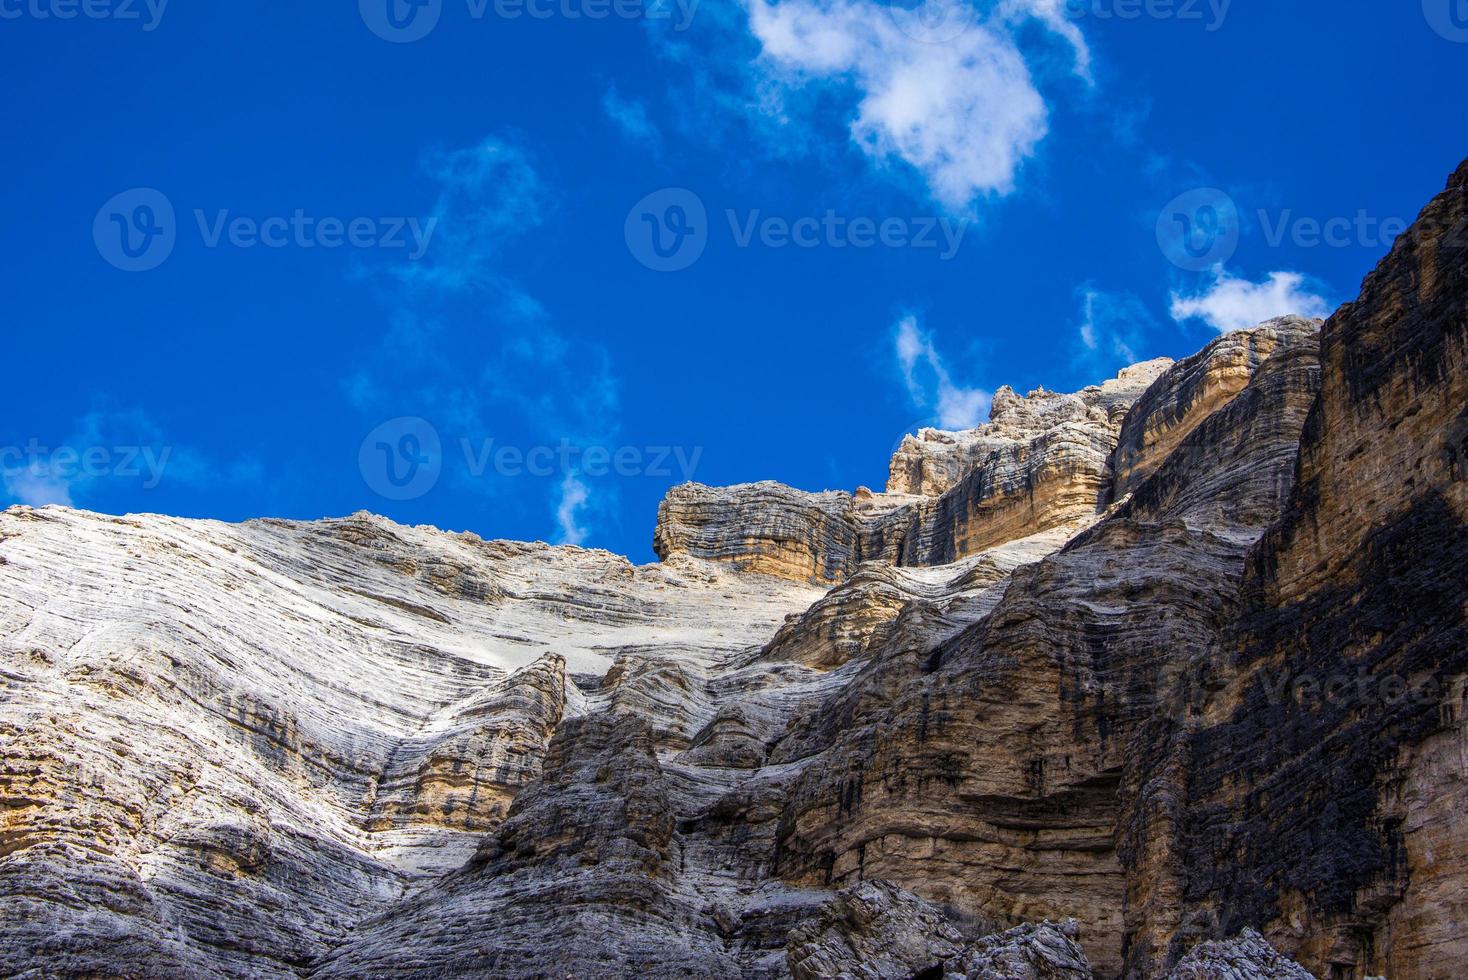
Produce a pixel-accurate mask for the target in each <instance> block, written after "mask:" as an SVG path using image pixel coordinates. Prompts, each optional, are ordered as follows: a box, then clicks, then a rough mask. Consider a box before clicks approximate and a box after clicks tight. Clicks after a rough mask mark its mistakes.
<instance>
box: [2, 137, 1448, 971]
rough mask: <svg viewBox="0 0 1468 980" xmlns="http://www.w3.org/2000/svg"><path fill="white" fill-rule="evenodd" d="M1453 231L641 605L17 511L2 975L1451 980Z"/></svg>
mask: <svg viewBox="0 0 1468 980" xmlns="http://www.w3.org/2000/svg"><path fill="white" fill-rule="evenodd" d="M1465 226H1468V164H1465V166H1464V167H1463V168H1461V169H1460V170H1459V171H1458V173H1457V174H1455V175H1454V177H1453V178H1452V180H1451V182H1450V184H1449V187H1448V190H1447V191H1446V192H1445V193H1444V194H1443V195H1442V196H1440V197H1439V198H1438V199H1437V200H1435V201H1434V202H1433V203H1432V204H1431V205H1430V206H1429V208H1428V209H1427V210H1426V211H1425V212H1424V213H1423V216H1422V218H1421V219H1420V221H1419V223H1418V225H1417V226H1415V227H1414V229H1413V231H1412V232H1410V233H1409V234H1408V235H1406V236H1404V237H1403V238H1402V239H1401V240H1400V241H1399V242H1398V243H1397V245H1396V247H1395V248H1394V249H1393V251H1392V253H1391V255H1389V256H1388V257H1387V258H1386V259H1385V260H1384V261H1383V263H1382V265H1381V267H1380V268H1379V269H1378V270H1377V272H1376V273H1374V274H1373V275H1372V276H1371V277H1370V278H1368V280H1367V281H1366V283H1365V284H1364V286H1363V290H1362V295H1361V298H1360V299H1359V300H1358V301H1357V302H1355V303H1352V304H1348V305H1347V306H1346V307H1343V308H1342V309H1341V310H1340V311H1339V312H1338V313H1337V314H1336V315H1335V316H1333V317H1332V318H1331V319H1330V320H1329V321H1327V322H1326V323H1324V325H1321V324H1319V323H1317V322H1310V321H1304V320H1299V319H1296V318H1283V319H1280V320H1276V321H1271V322H1269V323H1267V324H1263V325H1261V326H1259V327H1257V328H1255V329H1253V330H1248V331H1241V332H1238V333H1235V334H1230V335H1227V336H1224V337H1220V338H1219V339H1217V340H1216V341H1214V342H1213V343H1211V344H1210V345H1208V346H1207V347H1206V348H1205V349H1204V350H1203V351H1201V352H1199V353H1198V354H1197V355H1195V356H1193V357H1190V358H1187V359H1185V360H1183V361H1180V362H1178V363H1176V364H1173V363H1171V362H1165V361H1164V362H1149V363H1147V364H1144V365H1139V366H1137V367H1136V368H1132V369H1129V370H1127V371H1125V372H1122V374H1121V375H1120V376H1119V377H1118V378H1115V379H1112V380H1111V381H1108V382H1106V383H1105V384H1103V385H1100V386H1097V387H1094V388H1088V389H1086V390H1084V391H1082V392H1078V393H1076V394H1073V395H1057V394H1053V393H1051V392H1047V391H1043V390H1041V391H1036V392H1032V393H1031V394H1030V395H1029V396H1027V397H1024V398H1021V397H1019V396H1017V395H1015V394H1013V393H1012V392H1008V391H1003V392H1001V393H1000V395H998V396H996V399H995V407H994V411H993V417H992V419H991V422H990V423H989V424H988V425H986V426H981V427H979V428H978V429H976V430H972V431H970V432H960V433H943V432H937V431H934V430H924V431H923V432H921V433H919V434H918V435H916V436H913V437H911V438H909V439H908V440H906V441H904V443H903V444H902V446H901V447H899V449H898V451H897V453H896V455H895V456H894V458H893V460H892V467H891V473H892V476H891V480H890V481H889V486H888V488H887V492H885V493H880V494H874V493H871V492H870V491H865V490H862V491H858V492H857V493H856V494H852V495H848V494H844V493H825V494H808V493H803V492H800V491H796V490H791V489H789V488H785V487H781V486H779V485H776V484H758V485H754V486H746V487H735V488H728V489H713V488H707V487H694V486H689V487H682V488H678V489H676V490H674V491H673V492H671V493H670V494H669V496H668V499H667V500H666V501H665V503H664V505H663V507H662V508H661V510H660V514H659V523H658V529H657V537H656V540H657V545H658V551H659V554H660V556H661V557H662V559H663V560H662V562H661V563H660V564H658V565H653V566H648V567H641V568H639V567H634V566H632V565H630V564H629V563H627V562H626V561H625V560H623V559H620V558H617V557H616V556H613V555H609V554H606V553H602V552H592V551H583V550H580V549H575V548H550V547H547V546H543V545H521V544H514V543H508V542H486V541H482V540H480V539H478V538H477V537H474V536H473V535H466V534H446V533H443V532H440V531H436V530H434V529H431V528H408V527H401V526H398V525H395V524H393V523H392V522H390V521H386V520H383V519H381V518H376V517H371V516H369V515H357V516H354V517H352V518H347V519H343V520H332V521H322V522H316V523H306V524H303V523H288V522H280V521H256V522H250V523H247V524H243V525H235V526H231V525H223V524H217V523H212V522H202V521H184V520H174V519H169V518H163V517H153V516H135V517H127V518H113V517H104V516H101V515H95V514H86V513H81V512H75V511H70V510H65V509H60V508H47V509H44V510H31V509H28V508H13V509H11V510H9V511H7V512H5V513H4V514H3V515H0V909H3V911H0V974H4V975H20V976H57V975H60V976H113V975H127V976H150V977H152V976H158V977H174V976H178V977H193V976H200V975H220V976H241V977H245V976H249V977H315V976H321V977H326V976H342V977H347V976H351V977H357V976H373V977H378V976H404V977H407V976H415V977H429V976H454V975H476V976H495V977H568V976H572V977H599V976H646V977H653V978H657V977H680V976H684V977H686V976H698V977H714V978H721V977H730V978H733V977H750V978H756V977H786V976H793V977H797V978H802V980H804V978H813V977H836V976H840V977H861V978H888V977H891V978H909V977H924V978H925V977H945V976H947V977H973V978H986V980H999V978H1004V980H1016V978H1035V980H1044V978H1062V980H1080V978H1082V977H1092V976H1095V977H1106V978H1113V977H1115V978H1120V977H1126V978H1139V980H1149V978H1167V977H1172V978H1177V980H1183V978H1186V980H1199V978H1232V977H1238V978H1271V980H1272V978H1292V980H1293V978H1297V977H1303V976H1312V975H1313V976H1317V977H1321V978H1323V980H1324V978H1329V980H1345V978H1349V980H1363V978H1365V977H1367V976H1382V975H1385V976H1389V977H1392V978H1394V980H1439V978H1442V980H1447V978H1456V977H1460V976H1463V975H1468V944H1465V939H1464V936H1463V933H1462V930H1461V928H1460V925H1459V924H1460V923H1462V922H1463V921H1465V920H1468V865H1465V862H1468V844H1465V843H1464V841H1465V840H1468V834H1465V819H1468V818H1465V814H1468V727H1465V726H1468V700H1465V698H1468V690H1465V686H1464V684H1463V676H1464V673H1465V670H1468V665H1465V662H1464V661H1465V658H1468V653H1465V651H1468V625H1465V623H1468V585H1465V583H1468V567H1465V565H1468V533H1465V525H1464V521H1465V516H1468V408H1465V406H1468V234H1465Z"/></svg>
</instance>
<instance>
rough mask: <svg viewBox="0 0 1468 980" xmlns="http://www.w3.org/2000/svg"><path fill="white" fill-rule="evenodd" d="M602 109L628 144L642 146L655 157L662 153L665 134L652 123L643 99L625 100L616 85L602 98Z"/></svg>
mask: <svg viewBox="0 0 1468 980" xmlns="http://www.w3.org/2000/svg"><path fill="white" fill-rule="evenodd" d="M601 108H602V112H604V113H605V114H606V117H607V118H608V119H609V120H611V122H612V124H613V125H614V126H616V127H617V131H618V132H620V133H621V134H622V138H623V139H624V140H626V141H627V142H628V143H630V144H631V145H633V146H641V147H643V148H645V149H647V150H649V151H651V152H652V153H653V154H654V155H657V154H659V153H661V152H662V148H663V134H662V132H661V131H660V130H659V129H658V127H657V124H656V123H654V122H653V121H652V118H651V117H650V116H649V114H648V111H647V103H646V102H644V101H643V100H642V99H635V98H623V97H622V94H621V93H620V92H618V91H617V87H616V86H615V85H614V86H611V87H610V88H608V89H607V91H606V94H605V95H603V96H602V100H601Z"/></svg>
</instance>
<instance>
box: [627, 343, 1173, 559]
mask: <svg viewBox="0 0 1468 980" xmlns="http://www.w3.org/2000/svg"><path fill="white" fill-rule="evenodd" d="M1171 364H1172V362H1171V361H1169V360H1167V359H1166V358H1162V359H1160V360H1156V361H1148V362H1146V363H1145V364H1138V365H1136V366H1134V367H1130V368H1127V369H1126V370H1124V371H1122V372H1121V374H1120V375H1119V376H1118V377H1116V378H1113V379H1112V380H1110V381H1107V382H1106V383H1105V384H1103V385H1098V386H1095V387H1091V388H1087V389H1085V390H1084V391H1081V392H1078V393H1076V394H1073V395H1059V394H1055V393H1054V392H1049V391H1045V390H1044V389H1039V390H1037V391H1032V392H1030V394H1029V396H1028V397H1025V398H1021V397H1019V396H1018V395H1016V394H1015V393H1014V392H1013V391H1012V390H1011V389H1009V388H1007V387H1005V388H1001V389H999V391H998V392H997V393H996V394H995V395H994V404H993V409H992V411H991V415H990V421H989V424H988V425H983V426H980V427H979V428H977V429H974V430H971V431H968V432H943V431H941V430H937V429H923V430H922V431H921V432H919V433H918V434H917V435H915V436H908V437H907V438H906V439H904V440H903V442H902V445H901V446H900V447H899V449H898V450H897V453H896V454H895V455H894V456H893V458H892V464H891V477H890V479H889V481H888V484H887V492H886V493H885V494H874V493H872V492H871V491H869V490H865V489H862V490H858V491H857V492H856V494H854V495H852V494H848V493H843V492H831V491H828V492H825V493H805V492H803V491H799V490H793V489H791V488H790V487H785V486H781V485H780V484H777V483H758V484H752V485H748V486H741V487H730V488H727V489H713V488H710V487H704V486H699V485H697V484H689V485H686V486H683V487H679V488H677V489H675V490H673V491H672V492H671V493H669V494H668V497H667V499H666V500H665V501H664V502H663V505H662V507H661V508H659V510H658V528H657V533H656V535H655V537H654V546H655V548H656V550H657V553H658V556H659V557H661V558H664V559H666V558H668V557H670V556H672V555H692V556H695V557H698V558H707V559H710V560H714V561H722V562H728V563H730V564H733V565H735V566H736V567H738V568H741V569H745V570H749V571H758V572H763V573H766V574H769V575H777V576H780V577H782V578H789V579H792V580H794V581H797V582H812V583H819V584H831V583H838V582H842V581H845V580H846V579H847V578H849V577H850V576H851V575H853V574H854V573H855V572H856V570H857V569H858V568H859V567H860V566H861V564H862V563H863V562H869V561H870V562H881V563H883V564H888V565H898V566H905V567H926V566H934V565H947V564H950V563H952V562H954V561H956V560H958V559H960V558H964V557H967V556H969V555H974V554H978V553H980V552H983V551H985V550H987V549H989V548H993V547H996V546H998V545H1001V544H1004V543H1005V542H1008V541H1014V540H1017V539H1019V538H1022V537H1027V536H1029V535H1031V534H1036V533H1038V532H1041V531H1048V530H1050V529H1052V528H1059V527H1069V528H1071V529H1074V528H1075V527H1077V526H1079V524H1081V523H1084V522H1085V521H1087V520H1089V519H1091V518H1092V517H1094V515H1095V513H1096V504H1097V500H1098V499H1099V498H1100V497H1101V496H1102V495H1103V493H1105V492H1108V491H1109V489H1110V484H1111V473H1110V462H1111V455H1112V452H1113V451H1114V450H1115V448H1116V444H1117V437H1118V434H1119V431H1120V428H1121V423H1122V419H1123V417H1124V415H1125V414H1126V411H1127V408H1128V407H1129V406H1130V405H1131V404H1132V403H1133V402H1134V401H1135V400H1136V399H1137V398H1138V397H1139V396H1140V395H1141V394H1142V393H1143V392H1144V391H1146V390H1147V387H1148V386H1149V385H1150V384H1151V383H1152V382H1153V381H1154V380H1155V379H1156V378H1157V377H1158V376H1159V375H1160V374H1162V373H1163V372H1164V371H1166V370H1167V368H1168V367H1169V366H1171Z"/></svg>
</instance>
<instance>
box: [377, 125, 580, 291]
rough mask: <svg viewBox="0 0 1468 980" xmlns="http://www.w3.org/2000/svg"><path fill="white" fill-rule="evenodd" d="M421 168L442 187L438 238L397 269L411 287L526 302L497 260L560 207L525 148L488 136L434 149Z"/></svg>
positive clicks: (436, 222)
mask: <svg viewBox="0 0 1468 980" xmlns="http://www.w3.org/2000/svg"><path fill="white" fill-rule="evenodd" d="M423 170H424V172H425V173H426V174H427V175H428V177H429V178H430V179H431V180H433V181H434V183H436V184H437V185H438V198H437V200H436V201H435V202H434V206H433V212H432V214H431V215H430V216H429V219H428V221H431V222H432V223H433V227H434V235H433V238H432V240H431V242H430V244H429V247H428V248H427V250H426V251H425V253H424V256H423V258H421V259H419V260H418V261H414V262H403V263H400V264H399V265H397V266H396V267H394V269H393V274H394V275H395V276H396V277H397V278H398V279H399V280H400V281H401V282H402V283H403V284H404V285H405V286H408V287H416V288H420V289H437V290H444V291H452V290H461V289H495V290H498V291H500V292H503V293H505V294H506V295H507V302H510V303H514V302H519V301H521V299H520V298H518V297H516V296H515V292H516V291H515V289H514V288H513V286H512V285H510V284H508V283H506V282H505V280H504V279H503V277H502V276H501V275H500V274H499V273H498V271H497V268H496V265H495V262H496V260H497V259H498V257H499V255H500V253H501V252H502V250H503V248H504V246H505V245H506V244H507V243H508V242H510V241H511V240H513V239H514V238H516V237H518V236H520V235H521V234H523V233H524V232H526V231H528V230H530V229H531V228H534V227H536V226H538V225H540V224H542V223H543V222H544V221H545V219H546V218H547V216H548V215H549V214H550V213H551V212H553V210H554V208H555V201H554V198H553V197H552V195H551V194H550V193H549V191H548V190H547V189H546V187H545V185H544V183H543V182H542V181H541V179H540V175H539V173H538V172H537V171H536V169H535V167H534V166H532V164H531V162H530V160H529V158H528V157H527V155H526V154H525V152H524V151H523V150H522V149H521V148H520V147H519V146H517V145H515V144H513V143H510V142H508V141H505V140H500V139H494V138H491V139H486V140H484V141H483V142H481V143H479V144H478V145H477V146H471V147H466V148H463V149H458V150H442V149H436V150H433V151H431V152H429V153H428V154H426V155H425V157H424V161H423ZM425 223H426V222H425Z"/></svg>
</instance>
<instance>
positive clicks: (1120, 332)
mask: <svg viewBox="0 0 1468 980" xmlns="http://www.w3.org/2000/svg"><path fill="white" fill-rule="evenodd" d="M1080 299H1081V323H1080V327H1079V333H1080V338H1081V345H1082V347H1083V349H1084V350H1083V355H1082V357H1081V360H1082V361H1084V362H1086V363H1087V364H1089V365H1090V366H1092V367H1095V368H1097V369H1101V370H1108V371H1109V370H1113V369H1115V368H1119V367H1125V366H1127V365H1129V364H1135V363H1136V362H1137V361H1138V360H1140V359H1141V358H1139V357H1138V355H1137V351H1138V350H1139V349H1140V348H1141V347H1142V345H1143V343H1144V336H1145V334H1146V332H1147V331H1148V330H1150V329H1151V328H1152V326H1153V325H1154V321H1153V319H1152V316H1151V314H1149V313H1148V312H1147V308H1146V307H1145V306H1144V305H1143V304H1142V301H1141V300H1139V299H1137V297H1135V296H1133V295H1132V294H1131V293H1108V292H1103V291H1102V290H1099V289H1095V288H1093V287H1091V286H1089V285H1087V286H1083V287H1082V288H1081V290H1080Z"/></svg>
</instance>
